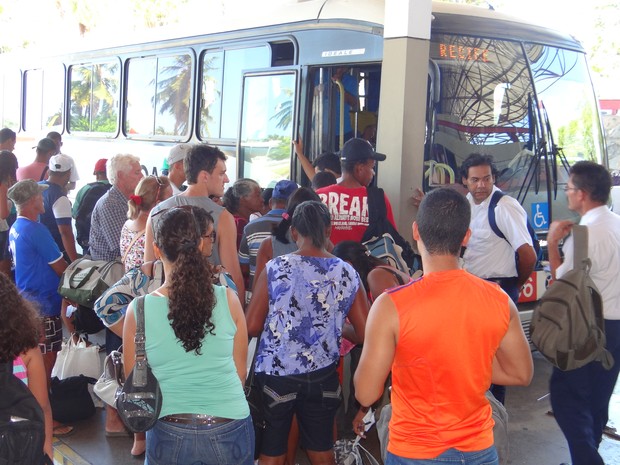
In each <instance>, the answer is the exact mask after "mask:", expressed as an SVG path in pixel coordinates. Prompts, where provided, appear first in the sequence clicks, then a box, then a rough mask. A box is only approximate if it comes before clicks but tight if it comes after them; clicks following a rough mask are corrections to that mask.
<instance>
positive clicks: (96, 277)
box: [58, 256, 124, 308]
mask: <svg viewBox="0 0 620 465" xmlns="http://www.w3.org/2000/svg"><path fill="white" fill-rule="evenodd" d="M123 274H124V268H123V263H122V262H121V261H120V260H118V259H117V260H112V261H106V260H92V259H91V258H90V257H89V256H84V257H82V258H78V259H77V260H75V261H74V262H72V263H71V264H70V265H69V266H68V267H67V269H66V270H65V271H64V272H63V274H62V276H61V278H60V284H59V285H58V293H59V294H60V295H61V296H63V297H64V298H66V299H68V300H70V301H72V302H75V303H77V304H80V305H83V306H85V307H89V308H93V304H94V303H95V300H97V299H98V298H99V296H100V295H101V294H103V292H104V291H105V290H106V289H107V288H109V287H110V286H111V285H113V284H114V283H116V282H117V281H119V280H120V279H121V278H122V277H123Z"/></svg>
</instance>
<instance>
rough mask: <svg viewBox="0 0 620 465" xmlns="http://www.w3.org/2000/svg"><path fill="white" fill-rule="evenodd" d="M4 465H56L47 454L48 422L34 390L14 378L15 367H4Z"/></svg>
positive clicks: (0, 403) (0, 444)
mask: <svg viewBox="0 0 620 465" xmlns="http://www.w3.org/2000/svg"><path fill="white" fill-rule="evenodd" d="M0 392H2V395H1V396H0V463H7V464H8V463H10V464H12V465H40V464H49V463H52V462H51V460H50V459H49V457H47V455H45V454H44V453H43V445H44V443H45V419H44V416H43V410H42V409H41V406H40V405H39V403H38V402H37V399H35V397H34V396H33V395H32V393H31V392H30V389H28V387H27V386H26V385H25V384H24V383H23V381H21V380H20V379H18V378H17V377H16V376H15V375H13V363H12V362H4V363H0Z"/></svg>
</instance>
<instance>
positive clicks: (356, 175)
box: [340, 138, 386, 186]
mask: <svg viewBox="0 0 620 465" xmlns="http://www.w3.org/2000/svg"><path fill="white" fill-rule="evenodd" d="M385 158H386V157H385V155H383V154H381V153H377V152H375V150H374V149H373V147H372V145H370V142H368V141H367V140H364V139H359V138H353V139H349V140H348V141H346V142H345V143H344V146H343V147H342V150H341V151H340V162H341V165H342V174H343V176H344V177H346V178H353V179H355V180H356V181H357V182H358V183H360V184H361V185H362V186H369V185H370V183H371V182H372V178H374V177H375V165H376V163H377V162H378V161H383V160H385Z"/></svg>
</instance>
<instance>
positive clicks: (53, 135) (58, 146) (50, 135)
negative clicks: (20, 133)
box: [45, 131, 62, 153]
mask: <svg viewBox="0 0 620 465" xmlns="http://www.w3.org/2000/svg"><path fill="white" fill-rule="evenodd" d="M45 137H47V138H48V139H52V140H53V141H54V144H56V153H60V149H61V148H62V136H61V135H60V133H59V132H56V131H51V132H48V133H47V136H45Z"/></svg>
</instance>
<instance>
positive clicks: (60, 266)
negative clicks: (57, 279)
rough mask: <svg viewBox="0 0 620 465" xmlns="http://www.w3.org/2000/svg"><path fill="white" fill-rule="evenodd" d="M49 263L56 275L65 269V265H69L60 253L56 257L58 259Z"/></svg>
mask: <svg viewBox="0 0 620 465" xmlns="http://www.w3.org/2000/svg"><path fill="white" fill-rule="evenodd" d="M49 265H50V266H51V267H52V270H54V272H55V273H56V274H57V275H58V276H60V275H61V274H62V273H63V272H64V271H65V270H66V269H67V266H69V264H68V263H67V261H66V260H65V258H64V257H63V256H62V254H60V257H58V260H56V261H55V262H52V263H50V264H49Z"/></svg>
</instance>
